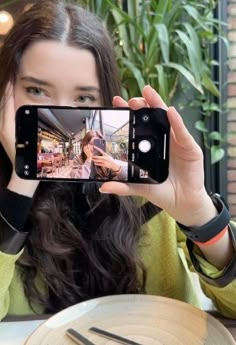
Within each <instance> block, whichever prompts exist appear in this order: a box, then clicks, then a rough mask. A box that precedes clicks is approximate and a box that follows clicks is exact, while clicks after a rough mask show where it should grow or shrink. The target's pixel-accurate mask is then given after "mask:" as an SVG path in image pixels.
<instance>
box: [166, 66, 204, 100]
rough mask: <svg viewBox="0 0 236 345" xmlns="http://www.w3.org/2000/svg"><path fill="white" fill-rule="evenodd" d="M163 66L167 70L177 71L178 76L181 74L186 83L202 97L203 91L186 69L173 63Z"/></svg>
mask: <svg viewBox="0 0 236 345" xmlns="http://www.w3.org/2000/svg"><path fill="white" fill-rule="evenodd" d="M163 66H166V67H169V68H174V69H176V70H177V71H179V73H180V74H182V75H183V76H184V77H185V78H186V79H187V80H188V82H189V83H190V84H191V85H192V86H193V87H194V88H195V89H196V90H197V91H199V92H200V93H201V94H202V95H203V94H204V92H203V89H202V86H201V84H199V83H198V82H197V81H196V80H195V78H194V76H193V75H192V73H190V72H189V71H188V70H187V68H185V67H184V66H183V65H180V64H177V63H174V62H169V63H166V64H163Z"/></svg>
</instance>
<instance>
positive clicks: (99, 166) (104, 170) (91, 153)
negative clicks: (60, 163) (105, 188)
mask: <svg viewBox="0 0 236 345" xmlns="http://www.w3.org/2000/svg"><path fill="white" fill-rule="evenodd" d="M96 139H103V136H102V135H101V133H99V132H98V131H92V130H90V131H88V132H87V133H86V134H85V136H84V137H83V139H82V141H81V153H80V154H79V155H77V156H75V157H74V159H73V164H72V170H71V173H70V176H71V177H72V178H74V179H94V180H95V179H96V180H111V179H116V180H123V181H126V180H127V164H125V162H122V161H119V160H115V159H113V158H112V157H111V156H109V155H108V154H107V153H106V152H104V151H103V150H102V149H101V148H99V147H97V146H96Z"/></svg>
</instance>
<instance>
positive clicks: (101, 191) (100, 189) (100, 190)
mask: <svg viewBox="0 0 236 345" xmlns="http://www.w3.org/2000/svg"><path fill="white" fill-rule="evenodd" d="M99 192H100V193H102V194H110V192H104V191H103V190H102V188H99Z"/></svg>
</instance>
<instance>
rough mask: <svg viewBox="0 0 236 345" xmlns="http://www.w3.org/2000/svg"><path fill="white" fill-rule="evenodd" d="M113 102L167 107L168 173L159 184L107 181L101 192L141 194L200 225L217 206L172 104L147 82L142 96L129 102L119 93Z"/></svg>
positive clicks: (195, 147)
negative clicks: (168, 130)
mask: <svg viewBox="0 0 236 345" xmlns="http://www.w3.org/2000/svg"><path fill="white" fill-rule="evenodd" d="M113 105H114V106H115V107H127V106H129V107H130V108H132V109H139V108H143V107H152V108H163V109H165V110H167V116H168V120H169V122H170V125H171V134H170V166H169V176H168V178H167V180H166V181H165V182H163V183H161V184H150V185H149V184H133V183H127V184H125V183H120V182H106V183H104V184H103V185H102V187H101V192H103V193H114V194H118V195H140V196H143V197H145V198H146V199H147V200H149V201H151V202H152V203H153V204H155V205H157V206H159V207H160V208H162V209H164V210H165V211H166V212H168V214H169V215H171V216H172V217H173V218H174V219H176V220H177V221H179V222H180V223H182V224H185V225H186V226H201V225H203V224H205V223H206V222H208V221H209V220H210V219H212V218H213V217H215V216H216V214H217V210H216V209H215V206H214V204H213V203H212V201H211V199H210V197H209V195H208V194H207V192H206V189H205V186H204V167H203V153H202V150H201V148H200V147H199V145H198V144H197V143H196V142H195V140H194V139H193V137H192V136H191V134H190V133H189V132H188V130H187V128H186V127H185V125H184V123H183V120H182V118H181V116H180V115H179V114H178V112H177V111H176V110H175V108H173V107H170V108H168V107H167V106H166V104H165V103H164V101H163V100H162V99H161V97H160V96H159V94H158V93H157V92H156V91H155V90H154V89H153V88H151V87H150V86H145V87H144V89H143V97H139V98H132V99H130V100H129V101H128V102H126V101H125V100H123V99H122V98H121V97H118V96H117V97H114V100H113Z"/></svg>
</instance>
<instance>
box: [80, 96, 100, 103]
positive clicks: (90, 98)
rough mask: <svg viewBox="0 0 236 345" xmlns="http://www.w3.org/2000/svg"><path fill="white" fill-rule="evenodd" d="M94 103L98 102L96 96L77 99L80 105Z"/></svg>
mask: <svg viewBox="0 0 236 345" xmlns="http://www.w3.org/2000/svg"><path fill="white" fill-rule="evenodd" d="M94 101H96V98H95V97H94V96H87V95H86V96H85V95H81V96H79V97H78V98H77V102H79V103H91V102H94Z"/></svg>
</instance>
